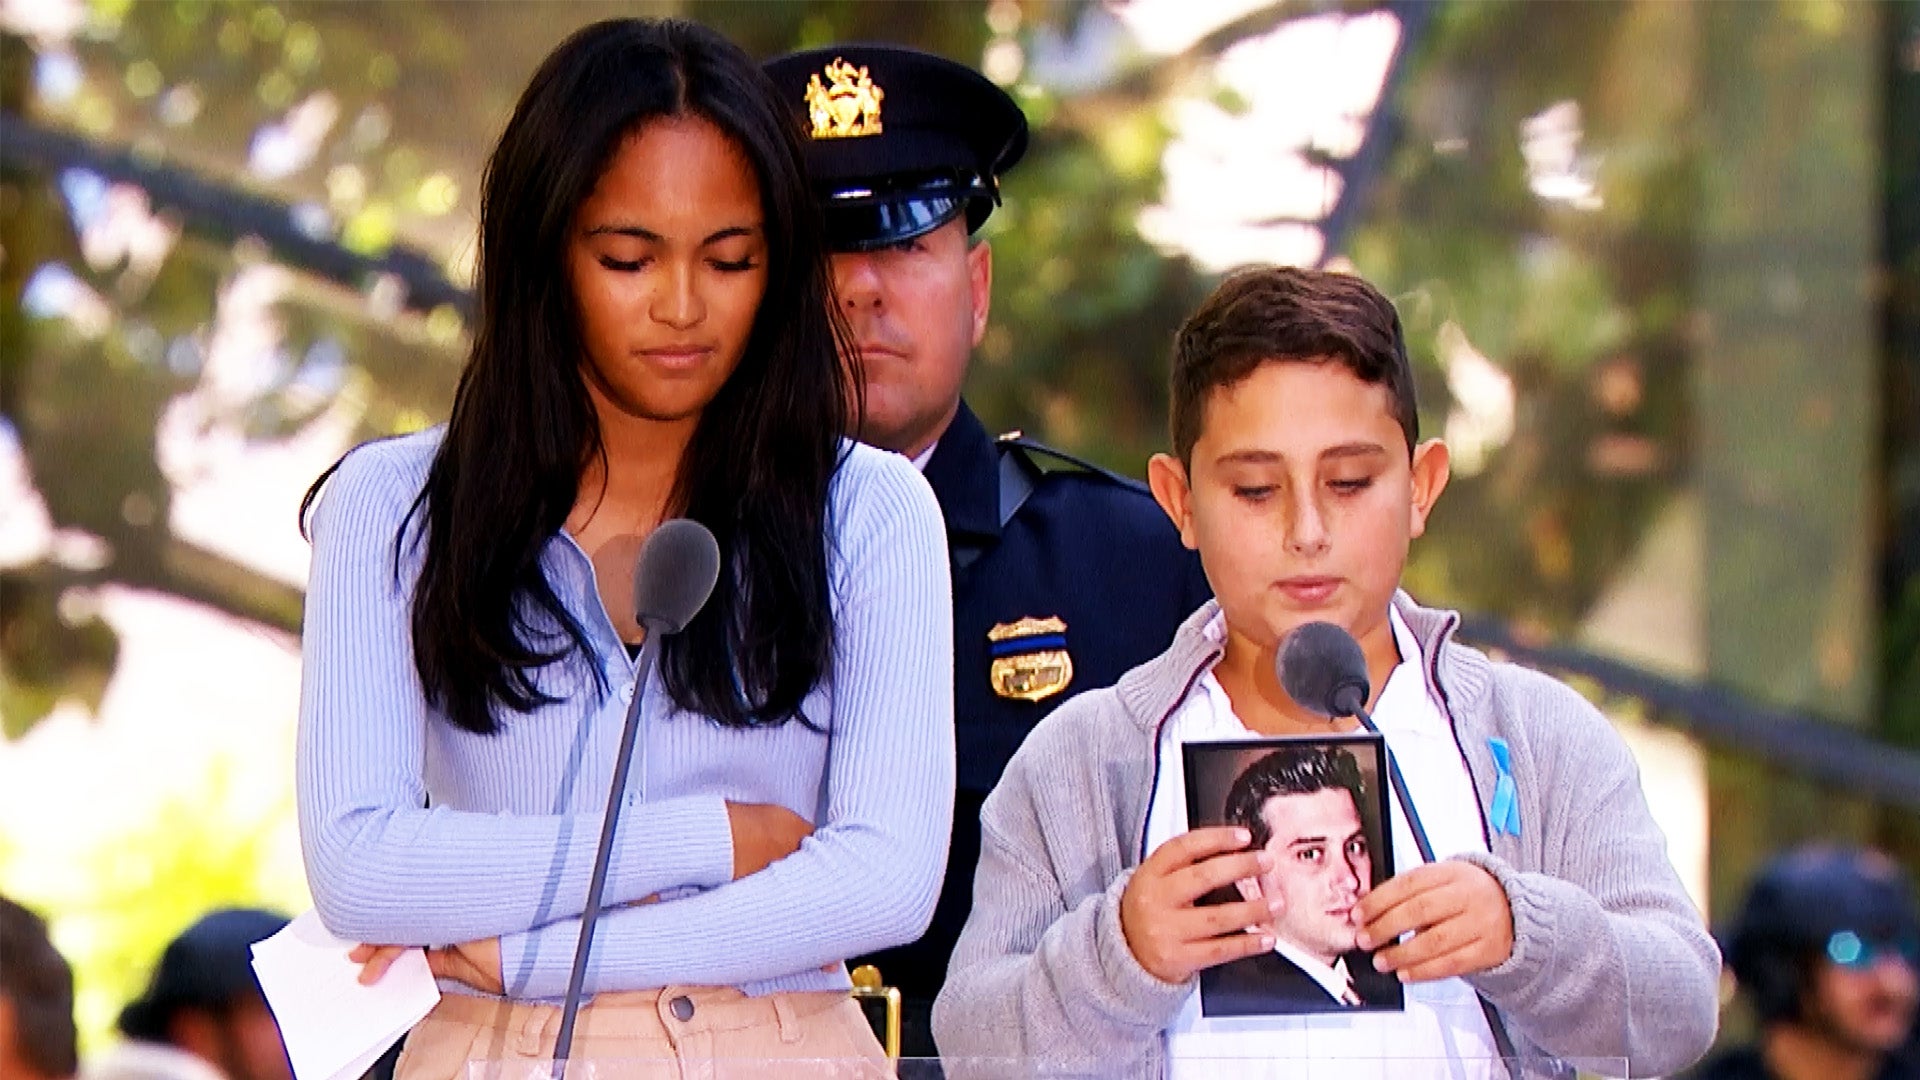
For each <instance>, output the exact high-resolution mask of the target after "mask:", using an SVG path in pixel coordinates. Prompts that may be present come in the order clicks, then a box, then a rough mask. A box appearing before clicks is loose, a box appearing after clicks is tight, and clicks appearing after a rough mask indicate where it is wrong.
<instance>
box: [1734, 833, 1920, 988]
mask: <svg viewBox="0 0 1920 1080" xmlns="http://www.w3.org/2000/svg"><path fill="white" fill-rule="evenodd" d="M1722 945H1723V948H1724V951H1725V953H1726V957H1727V966H1728V967H1729V968H1731V969H1732V970H1733V974H1734V977H1735V978H1736V979H1737V980H1738V981H1739V983H1740V985H1741V986H1742V987H1744V988H1745V989H1746V990H1747V991H1748V992H1749V993H1750V994H1751V995H1752V997H1753V1004H1754V1007H1755V1009H1756V1011H1757V1012H1758V1013H1759V1014H1760V1019H1761V1021H1762V1023H1771V1022H1774V1021H1778V1020H1784V1019H1792V1018H1794V1016H1795V1015H1796V1014H1797V1012H1798V1009H1799V1005H1800V1001H1799V995H1800V991H1801V982H1802V977H1803V973H1804V967H1803V966H1804V965H1805V964H1806V963H1807V962H1808V961H1809V960H1812V959H1820V960H1824V961H1826V962H1829V963H1832V964H1835V965H1838V966H1840V967H1843V968H1865V967H1870V966H1871V965H1872V964H1873V963H1875V962H1876V960H1877V959H1878V958H1879V957H1880V956H1882V955H1885V954H1886V953H1887V952H1888V951H1892V952H1896V953H1898V954H1899V955H1901V956H1902V957H1903V958H1905V960H1906V961H1907V963H1908V964H1910V965H1914V966H1916V967H1920V915H1916V912H1915V908H1914V899H1913V894H1912V891H1911V890H1910V889H1909V888H1908V886H1907V883H1906V880H1905V878H1904V877H1903V876H1902V875H1901V872H1900V868H1899V867H1898V866H1897V865H1896V864H1895V863H1894V862H1893V861H1892V860H1891V859H1889V858H1887V857H1886V856H1884V855H1881V854H1879V853H1877V852H1866V851H1856V850H1851V849H1846V848H1835V847H1812V848H1804V849H1801V850H1798V851H1793V852H1789V853H1788V854H1786V855H1783V856H1780V857H1779V858H1777V859H1775V860H1774V861H1773V862H1771V863H1769V864H1767V866H1766V867H1765V868H1764V869H1762V871H1761V872H1760V874H1759V875H1758V876H1757V877H1755V879H1754V881H1753V884H1752V886H1751V887H1750V888H1749V889H1748V891H1747V896H1746V900H1745V902H1744V903H1743V904H1742V905H1741V908H1740V911H1739V914H1738V915H1737V916H1736V917H1735V919H1734V922H1733V925H1732V926H1731V927H1730V928H1729V930H1728V932H1727V933H1726V935H1725V937H1724V940H1723V942H1722Z"/></svg>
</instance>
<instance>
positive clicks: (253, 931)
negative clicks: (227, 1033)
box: [119, 908, 288, 1042]
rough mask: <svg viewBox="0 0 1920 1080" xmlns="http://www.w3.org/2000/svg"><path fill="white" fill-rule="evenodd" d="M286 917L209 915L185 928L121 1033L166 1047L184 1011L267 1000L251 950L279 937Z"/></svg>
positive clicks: (253, 912)
mask: <svg viewBox="0 0 1920 1080" xmlns="http://www.w3.org/2000/svg"><path fill="white" fill-rule="evenodd" d="M287 921H288V920H287V917H286V916H285V915H281V914H279V913H277V912H272V911H264V910H260V909H257V908H225V909H222V910H219V911H213V912H209V913H208V914H206V915H205V916H202V917H201V918H200V920H199V921H198V922H195V923H194V924H193V925H192V926H189V927H187V928H186V929H185V930H184V931H182V932H181V934H180V936H179V937H177V938H174V939H173V941H172V942H170V943H169V944H168V945H167V948H166V951H165V952H163V953H161V954H160V963H159V964H158V965H157V966H156V967H155V968H154V971H153V978H152V980H151V981H150V982H148V984H147V989H146V992H145V993H143V994H141V996H140V997H139V998H138V999H137V1000H135V1001H134V1002H132V1003H131V1004H129V1005H128V1006H127V1007H126V1008H125V1009H124V1010H122V1011H121V1013H120V1024H119V1027H120V1031H121V1033H122V1034H124V1035H126V1036H127V1037H128V1038H130V1039H143V1040H146V1041H149V1042H166V1041H167V1028H168V1027H169V1025H170V1024H171V1023H172V1021H173V1017H174V1014H175V1013H177V1012H179V1011H180V1010H182V1009H187V1008H200V1009H215V1010H217V1009H222V1008H225V1007H226V1006H228V1005H230V1004H232V1003H233V1002H235V1001H238V1000H242V999H245V998H249V997H261V996H263V995H262V993H261V990H260V981H259V980H258V979H257V978H255V977H254V974H253V952H252V947H253V944H254V942H256V941H264V940H266V939H267V938H270V937H272V936H273V935H275V934H277V933H279V932H280V931H281V929H283V928H284V927H285V926H286V925H287Z"/></svg>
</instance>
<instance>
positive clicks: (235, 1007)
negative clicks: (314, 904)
mask: <svg viewBox="0 0 1920 1080" xmlns="http://www.w3.org/2000/svg"><path fill="white" fill-rule="evenodd" d="M287 922H288V920H287V917H286V916H285V915H282V914H280V913H278V912H274V911H265V910H261V909H258V908H223V909H219V910H216V911H212V912H209V913H207V914H206V915H204V916H202V917H201V918H200V919H199V920H198V921H196V922H195V923H194V924H193V925H192V926H189V927H187V929H186V930H184V931H182V932H181V933H180V935H179V936H178V937H176V938H174V939H173V941H172V942H170V943H169V944H168V945H167V947H166V949H165V951H163V952H162V953H161V954H160V962H159V963H158V964H156V965H155V967H154V971H153V977H152V978H151V979H150V980H149V981H148V983H147V988H146V990H145V991H144V992H143V993H142V994H141V995H140V997H139V998H137V999H136V1000H134V1001H133V1002H132V1003H130V1004H129V1005H127V1007H126V1008H125V1009H123V1010H121V1013H120V1021H119V1025H118V1026H119V1028H120V1033H121V1034H122V1035H124V1036H125V1037H126V1041H124V1042H122V1043H120V1044H118V1045H117V1046H115V1047H113V1048H112V1049H111V1050H110V1051H109V1052H108V1053H106V1054H103V1055H102V1056H100V1057H99V1058H96V1059H95V1060H93V1061H92V1062H90V1063H89V1064H88V1066H87V1067H86V1068H85V1069H84V1070H83V1072H82V1076H83V1078H84V1080H291V1078H292V1076H293V1068H292V1065H291V1064H290V1063H289V1062H288V1061H287V1051H286V1046H285V1043H284V1042H283V1041H282V1039H281V1036H280V1028H279V1025H278V1024H276V1023H275V1022H274V1018H273V1012H272V1010H271V1009H269V1008H268V1007H267V1002H266V997H265V995H264V994H263V993H262V991H261V989H260V982H259V980H258V979H257V978H256V977H255V975H254V973H253V954H252V946H253V944H254V943H255V942H257V941H262V940H264V939H266V938H269V937H272V936H273V935H274V934H276V933H279V932H280V930H281V929H282V928H283V927H285V926H286V925H287Z"/></svg>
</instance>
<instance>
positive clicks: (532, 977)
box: [297, 428, 954, 999]
mask: <svg viewBox="0 0 1920 1080" xmlns="http://www.w3.org/2000/svg"><path fill="white" fill-rule="evenodd" d="M441 434H442V431H441V429H438V428H436V429H433V430H430V431H426V432H422V433H420V434H417V435H411V436H407V437H404V438H399V439H391V440H387V441H383V442H376V443H369V444H367V445H366V446H363V447H361V448H359V449H357V450H355V451H354V452H353V453H351V454H349V455H348V456H347V458H346V460H345V461H344V462H343V463H342V464H341V466H340V468H339V471H338V472H336V473H335V474H334V476H333V477H332V479H331V480H330V481H329V482H328V484H327V487H326V490H325V491H324V492H323V494H322V497H321V499H320V501H319V505H318V506H317V507H316V509H315V511H314V514H313V519H312V537H313V569H312V574H311V576H310V579H309V583H308V592H307V606H306V623H305V631H304V637H303V641H302V647H301V654H302V661H303V670H302V677H301V687H300V729H299V743H298V751H297V775H298V797H299V811H300V842H301V846H302V849H303V851H304V853H305V857H306V867H307V880H308V885H309V887H310V889H311V890H312V893H313V898H314V906H315V907H316V909H317V910H318V912H319V914H320V918H321V921H322V922H323V923H325V924H326V926H327V928H328V929H329V930H331V931H332V932H333V933H335V934H337V935H339V936H341V937H344V938H349V939H352V940H355V941H367V942H375V943H380V944H401V945H443V944H452V943H457V942H464V941H472V940H477V939H481V938H488V937H496V936H497V937H499V938H500V939H501V960H502V967H503V974H504V976H505V982H506V986H507V994H508V996H509V997H513V998H520V999H552V998H558V997H561V996H562V995H564V994H565V992H566V985H567V976H568V973H569V971H570V968H571V965H572V962H573V953H574V946H575V943H576V942H577V940H578V938H579V932H580V921H579V915H580V912H581V910H582V909H583V908H584V907H585V906H586V894H587V883H588V878H589V876H590V874H591V872H592V868H593V856H594V849H595V847H596V845H597V843H598V841H599V835H600V819H601V814H602V812H603V811H604V809H605V807H606V801H607V793H608V790H609V787H610V784H611V781H612V775H613V764H614V757H615V754H616V752H617V750H618V748H619V742H620V734H621V728H622V726H623V724H624V722H625V717H626V703H627V699H628V695H629V694H630V693H631V689H630V688H631V687H632V685H633V681H634V677H635V665H634V661H633V660H632V659H631V658H630V657H629V656H628V654H627V651H626V648H625V646H624V645H623V644H622V642H621V641H620V639H619V637H618V635H617V634H616V633H615V631H614V628H613V624H612V621H611V620H610V619H609V618H608V616H607V613H606V609H605V608H604V607H603V606H602V604H601V602H600V596H599V592H598V591H597V589H596V587H595V583H594V577H593V568H592V566H591V564H590V562H589V561H588V559H587V556H586V555H585V554H584V553H583V552H582V551H581V550H580V548H579V546H578V545H576V544H575V543H574V542H573V540H572V538H571V537H569V536H566V535H564V534H561V535H556V536H555V537H553V539H552V540H551V541H550V542H549V543H548V544H547V547H546V549H545V551H544V552H542V554H541V566H542V568H543V570H544V571H545V573H546V575H547V580H548V581H549V582H550V583H551V584H552V585H553V587H554V590H555V592H556V593H557V594H558V595H559V597H560V599H561V601H562V603H564V604H565V605H566V606H567V608H568V610H569V611H571V612H572V613H573V615H574V616H575V618H576V619H578V621H579V623H580V625H581V626H582V627H584V628H585V631H586V634H587V637H588V640H589V641H590V642H591V644H592V648H593V653H594V655H593V656H585V655H582V654H581V653H580V652H579V651H578V650H575V651H574V652H572V653H571V654H570V655H569V656H568V657H567V658H566V659H565V660H563V661H561V662H559V663H557V664H555V665H552V666H550V667H548V668H546V669H543V670H542V671H541V673H540V675H539V683H540V685H541V686H542V687H543V688H544V689H545V690H546V691H547V692H548V693H550V694H553V695H554V696H557V697H559V698H560V699H561V700H560V701H559V702H558V703H556V704H554V705H550V706H547V707H545V708H542V709H540V710H538V711H536V712H533V713H530V714H517V713H509V714H507V717H506V720H505V724H504V728H503V730H502V731H501V732H500V733H498V734H495V735H488V736H482V735H473V734H469V733H467V732H465V731H462V730H460V729H458V728H455V727H454V726H453V725H452V724H450V723H448V722H446V720H445V719H444V718H442V717H440V716H438V715H436V714H435V712H434V711H433V710H431V709H429V708H428V707H427V705H426V702H425V699H424V696H423V693H422V690H421V686H420V680H419V676H418V674H417V673H416V671H415V668H414V659H413V636H412V630H411V625H412V624H411V609H412V596H413V585H414V581H415V579H416V577H417V574H418V569H419V551H420V549H419V546H418V545H413V544H410V545H409V546H408V547H407V549H406V551H405V553H404V554H403V558H402V561H401V565H400V573H399V574H398V576H397V577H396V574H395V566H394V538H395V535H396V531H397V530H398V529H399V527H400V525H401V522H402V520H403V519H404V518H405V517H406V514H407V511H408V508H409V507H411V506H412V504H413V501H414V499H415V498H416V497H417V496H418V494H419V492H420V490H421V488H422V486H423V485H424V483H425V480H426V474H427V468H428V466H429V465H430V463H431V461H432V458H433V455H434V453H435V451H436V450H437V449H438V447H439V445H440V437H441ZM829 522H830V525H829V528H830V529H831V536H830V537H829V542H828V566H829V574H830V580H831V590H832V598H833V607H834V618H835V632H836V636H837V642H836V647H835V650H834V660H833V665H834V666H833V677H832V679H831V680H830V681H829V682H825V683H823V684H822V685H821V686H819V687H817V688H816V689H815V690H814V692H813V694H812V695H811V696H810V697H809V698H808V699H807V701H806V703H805V705H804V711H805V713H806V715H807V716H808V718H809V719H811V720H812V721H813V722H814V726H815V727H818V728H821V729H823V730H814V728H812V727H809V726H807V725H805V724H800V723H796V722H790V723H787V724H784V725H782V726H780V727H777V728H757V729H738V728H728V727H723V726H721V725H720V724H718V723H715V722H714V721H712V720H711V719H708V718H706V717H704V716H698V715H692V714H688V713H685V712H682V711H680V710H679V709H677V708H676V707H675V706H674V705H673V703H672V701H671V699H670V698H669V697H668V695H667V693H666V690H665V688H664V686H663V685H662V683H661V681H660V679H659V678H658V676H657V674H654V673H650V674H649V678H648V680H647V684H646V688H645V690H644V693H645V695H646V696H645V698H644V699H643V701H642V709H641V723H642V728H641V732H640V746H639V748H638V749H637V751H636V754H635V764H634V768H633V771H632V773H631V775H630V776H629V777H628V788H627V797H626V800H625V804H624V806H623V809H622V817H621V819H620V825H619V831H618V834H617V837H616V843H615V852H614V857H613V861H612V864H611V872H610V874H609V876H608V879H607V886H606V892H605V895H604V897H603V899H602V904H603V906H604V907H605V908H607V909H609V910H604V911H603V912H602V914H601V917H600V920H599V922H598V924H597V928H596V931H595V935H594V952H593V963H592V965H591V966H590V968H589V970H588V978H587V991H588V992H589V993H598V992H607V991H617V990H641V989H651V988H655V987H662V986H670V985H680V984H692V985H706V986H738V987H740V988H741V989H743V990H745V991H746V992H747V993H749V994H764V993H769V992H773V991H777V990H819V989H838V988H844V987H846V986H847V985H848V982H847V975H846V969H845V966H844V964H843V963H842V961H844V960H845V959H847V958H848V957H851V956H857V955H861V954H864V953H867V952H871V951H873V950H876V949H880V948H884V947H887V946H891V945H897V944H900V943H902V942H906V941H911V940H913V939H914V938H916V937H918V936H919V935H920V933H921V932H922V931H923V930H924V929H925V927H926V925H927V922H928V920H929V919H930V918H931V917H932V913H933V904H934V899H935V897H936V896H937V894H938V892H939V887H940V878H941V874H942V872H943V869H944V867H945V864H946V854H947V840H948V835H949V830H950V822H951V819H952V816H953V785H954V756H953V755H954V745H953V678H952V673H953V614H952V605H953V601H952V595H951V586H950V582H949V579H948V570H947V555H946V539H945V531H944V527H943V525H942V523H941V517H940V509H939V505H938V504H937V503H936V502H935V501H934V497H933V492H932V490H931V489H929V488H928V487H927V484H926V481H925V480H923V479H922V478H921V477H920V474H919V472H918V471H916V470H915V469H914V467H913V465H912V464H911V463H910V462H908V461H907V460H906V459H905V458H902V457H899V456H898V455H895V454H890V453H886V452H884V451H880V450H875V449H872V448H870V447H866V446H859V445H850V446H849V448H848V449H847V452H846V454H845V455H844V458H843V460H842V462H841V464H840V467H839V470H838V472H837V474H836V476H835V478H834V482H833V485H832V489H831V494H830V514H829ZM416 525H417V522H416ZM596 666H597V667H598V669H599V672H598V673H599V674H601V675H604V676H605V680H606V683H607V685H608V686H609V687H610V688H611V689H610V690H602V689H601V686H600V684H599V681H598V680H597V679H596V678H595V674H596V672H595V670H594V669H595V667H596ZM727 801H733V802H743V803H777V804H779V805H782V806H785V807H787V808H788V809H790V810H792V811H794V812H795V813H797V814H799V815H801V816H802V817H804V818H806V819H807V820H809V821H810V822H812V823H813V825H814V828H815V831H814V833H813V835H812V836H811V837H809V838H808V839H807V840H806V841H805V842H804V843H803V844H802V845H801V848H800V850H799V851H798V852H796V853H795V854H793V855H791V856H789V857H787V858H785V859H782V860H780V861H779V862H776V863H774V864H773V865H772V866H769V867H768V868H767V869H765V870H763V871H761V872H760V873H757V874H753V875H750V876H749V877H746V878H744V879H742V880H740V881H731V880H729V879H730V877H731V875H732V867H733V846H732V839H731V834H730V832H729V828H728V824H727V812H726V806H725V803H726V802H727ZM654 896H665V897H667V899H664V900H661V901H657V902H653V903H647V904H642V905H635V906H619V907H616V905H633V904H634V902H635V901H639V900H642V899H645V898H649V897H654ZM449 988H450V989H454V990H459V991H465V992H469V993H471V992H473V991H471V990H470V989H469V988H466V987H460V986H451V985H450V986H449Z"/></svg>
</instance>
